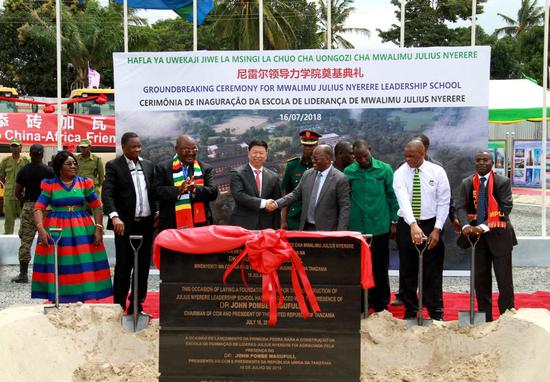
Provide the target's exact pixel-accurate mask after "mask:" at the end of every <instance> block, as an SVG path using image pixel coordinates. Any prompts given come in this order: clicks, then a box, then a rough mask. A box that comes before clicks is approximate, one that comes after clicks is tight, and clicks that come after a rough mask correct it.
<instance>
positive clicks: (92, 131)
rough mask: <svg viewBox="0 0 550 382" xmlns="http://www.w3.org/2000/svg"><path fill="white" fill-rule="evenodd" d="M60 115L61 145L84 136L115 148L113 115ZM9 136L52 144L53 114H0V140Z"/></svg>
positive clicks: (26, 142)
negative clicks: (61, 121) (61, 122)
mask: <svg viewBox="0 0 550 382" xmlns="http://www.w3.org/2000/svg"><path fill="white" fill-rule="evenodd" d="M62 118H63V124H62V130H61V142H62V144H63V145H78V143H79V142H80V141H81V140H82V139H88V140H89V141H90V142H91V143H92V145H93V146H106V147H115V143H116V142H115V139H116V137H115V118H114V117H113V116H106V115H78V114H66V115H63V116H62ZM12 139H19V140H20V141H21V143H23V144H24V145H32V144H33V143H40V144H43V145H46V146H56V145H57V142H58V139H57V114H47V113H0V143H9V142H10V140H12Z"/></svg>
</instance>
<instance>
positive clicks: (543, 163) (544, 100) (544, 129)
mask: <svg viewBox="0 0 550 382" xmlns="http://www.w3.org/2000/svg"><path fill="white" fill-rule="evenodd" d="M548 6H549V0H546V1H545V6H544V54H543V56H544V58H543V64H542V70H543V72H542V139H541V146H542V158H541V159H542V161H541V171H540V180H541V185H542V187H541V189H542V216H541V220H542V226H541V227H542V237H546V162H547V160H546V155H547V153H546V151H547V150H546V141H547V140H548V120H547V118H548V115H547V114H548V113H547V110H546V107H547V104H548V99H547V89H548Z"/></svg>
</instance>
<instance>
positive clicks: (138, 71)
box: [114, 46, 490, 269]
mask: <svg viewBox="0 0 550 382" xmlns="http://www.w3.org/2000/svg"><path fill="white" fill-rule="evenodd" d="M489 66H490V49H489V47H479V46H478V47H444V48H443V47H433V48H414V49H393V50H392V49H386V50H295V51H263V52H259V51H246V52H243V51H239V52H235V51H221V52H209V51H203V52H159V53H139V52H133V53H115V54H114V78H115V87H116V89H117V97H116V101H115V102H116V105H115V106H116V107H115V109H116V118H117V136H118V137H119V138H120V136H121V135H122V134H123V133H124V132H127V131H134V132H136V133H138V134H139V135H140V136H141V138H142V143H143V156H144V157H148V158H149V159H151V160H153V161H154V162H156V163H158V162H161V161H164V160H167V159H169V158H170V156H171V155H173V153H174V139H175V138H176V137H177V136H178V135H179V134H183V133H185V134H190V135H192V136H193V137H194V138H195V139H196V140H197V141H198V143H199V149H200V151H199V153H198V157H199V159H201V160H204V161H206V162H208V163H210V164H211V165H212V166H213V167H214V178H215V181H216V182H217V184H218V186H219V188H220V190H221V191H224V190H228V189H229V175H228V171H229V170H230V169H231V168H234V167H237V166H239V165H241V164H244V163H246V162H247V153H246V143H247V142H249V141H250V140H252V139H263V140H265V141H266V142H267V143H268V144H269V161H268V163H267V166H268V167H270V168H273V169H274V170H276V171H277V172H279V174H281V176H282V174H283V173H284V169H285V166H286V161H287V160H288V159H290V158H292V157H295V156H297V155H301V146H300V141H299V139H298V132H299V131H300V130H303V129H313V130H315V131H318V132H319V133H321V134H323V137H322V138H321V143H327V144H330V145H332V146H334V145H335V144H336V143H337V142H338V141H340V140H342V139H347V140H350V141H353V140H355V139H357V138H364V139H367V140H368V142H369V143H370V144H371V145H372V149H373V155H374V156H375V157H376V158H377V159H380V160H382V161H384V162H387V163H389V164H390V165H391V166H392V167H393V168H394V169H396V168H397V167H398V166H399V165H400V164H402V163H403V154H402V152H403V147H404V145H405V144H406V143H407V142H408V141H409V140H410V139H412V138H413V137H415V136H418V135H419V134H425V135H427V136H428V137H429V138H430V140H431V144H430V151H429V154H430V157H432V158H434V159H437V160H438V161H439V162H441V163H443V165H444V167H445V170H446V171H447V174H448V176H449V180H450V182H451V186H452V187H453V189H454V191H455V192H458V186H459V184H460V181H461V180H462V179H463V178H464V177H466V176H467V175H469V174H471V173H473V172H474V163H473V157H474V154H475V153H476V152H477V151H479V150H480V149H485V150H486V149H487V141H488V129H487V116H488V107H487V105H488V92H489ZM455 195H456V193H455ZM228 199H230V198H228V197H227V195H225V194H222V195H221V196H220V198H218V201H217V202H216V203H215V204H214V206H213V207H214V215H215V220H216V222H217V223H227V216H228V211H229V212H230V211H231V208H230V201H229V200H228ZM454 235H455V233H454V231H453V230H452V229H451V228H450V227H449V229H446V230H445V237H446V241H447V242H448V246H447V256H446V267H447V268H451V269H463V268H465V267H466V264H465V261H468V260H465V259H467V258H468V256H463V255H462V253H461V252H460V250H459V249H458V248H456V245H455V244H454V241H455V239H456V238H455V236H454Z"/></svg>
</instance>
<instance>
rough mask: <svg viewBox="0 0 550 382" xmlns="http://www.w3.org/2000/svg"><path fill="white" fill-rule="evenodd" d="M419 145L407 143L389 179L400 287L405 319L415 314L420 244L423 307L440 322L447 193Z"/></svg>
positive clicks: (446, 184) (441, 175) (440, 174)
mask: <svg viewBox="0 0 550 382" xmlns="http://www.w3.org/2000/svg"><path fill="white" fill-rule="evenodd" d="M424 155H425V149H424V145H423V144H422V142H421V141H419V140H412V141H410V142H409V143H407V145H406V146H405V149H404V156H405V163H403V164H402V165H401V166H400V167H399V168H398V169H397V171H395V174H394V177H393V189H394V191H395V196H396V197H397V202H398V203H399V210H398V212H397V215H398V216H399V220H398V222H397V247H398V249H399V263H400V264H399V284H400V287H401V294H402V296H401V297H402V299H403V302H404V303H405V316H404V318H405V319H411V318H416V317H417V315H418V314H422V312H418V298H417V295H416V291H417V288H418V252H417V250H416V248H415V245H418V246H422V243H423V240H424V238H426V240H427V241H428V248H427V250H426V251H425V253H424V257H423V269H424V280H423V292H424V306H426V307H427V308H428V312H429V314H430V317H431V318H432V319H434V320H442V319H443V285H442V283H443V259H444V251H445V248H444V246H443V242H442V241H441V240H440V235H441V230H442V229H443V224H444V223H445V219H447V216H448V214H449V202H450V198H451V190H450V187H449V180H448V179H447V174H446V173H445V170H443V167H441V166H438V165H436V164H434V163H432V162H428V161H427V160H425V157H424Z"/></svg>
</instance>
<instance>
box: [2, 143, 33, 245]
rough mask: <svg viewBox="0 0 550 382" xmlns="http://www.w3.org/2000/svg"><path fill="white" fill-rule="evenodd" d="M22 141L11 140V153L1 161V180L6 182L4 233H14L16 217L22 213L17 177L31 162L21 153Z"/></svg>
mask: <svg viewBox="0 0 550 382" xmlns="http://www.w3.org/2000/svg"><path fill="white" fill-rule="evenodd" d="M21 148H22V145H21V141H20V140H19V139H12V140H11V141H10V151H11V155H10V156H9V157H6V158H4V159H2V162H0V182H2V183H3V184H4V208H3V209H4V218H5V220H4V234H6V235H11V234H13V228H14V225H15V219H16V218H17V216H19V214H20V213H21V203H20V202H19V200H18V199H17V198H16V197H15V177H16V176H17V173H18V172H19V170H21V169H22V168H23V167H24V166H25V165H26V164H28V163H29V158H27V157H24V156H22V155H21Z"/></svg>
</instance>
